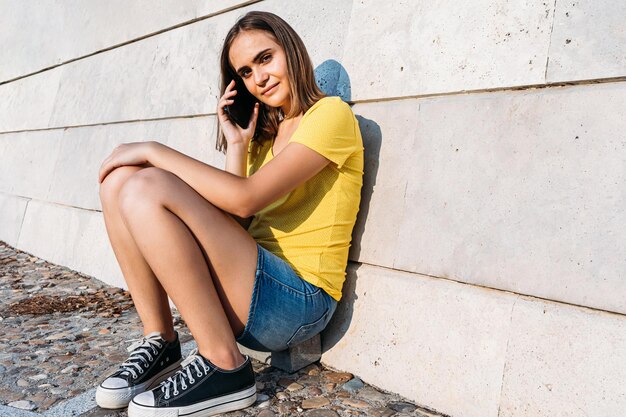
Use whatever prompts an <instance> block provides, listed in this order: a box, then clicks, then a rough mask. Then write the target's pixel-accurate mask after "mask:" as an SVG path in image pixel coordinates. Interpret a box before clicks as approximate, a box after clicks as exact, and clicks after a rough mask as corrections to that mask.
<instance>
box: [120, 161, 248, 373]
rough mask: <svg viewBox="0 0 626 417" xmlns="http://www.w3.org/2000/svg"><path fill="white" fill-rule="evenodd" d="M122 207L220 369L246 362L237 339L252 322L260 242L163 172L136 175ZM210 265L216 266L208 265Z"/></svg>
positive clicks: (158, 273) (204, 350)
mask: <svg viewBox="0 0 626 417" xmlns="http://www.w3.org/2000/svg"><path fill="white" fill-rule="evenodd" d="M119 204H120V210H121V213H122V218H123V219H124V223H125V225H126V226H127V228H128V230H129V232H130V234H131V235H132V236H133V237H134V240H135V243H136V244H137V247H138V248H139V251H140V252H141V254H142V255H143V257H144V258H145V260H146V262H147V264H148V265H149V266H150V268H151V269H152V271H154V274H155V276H156V277H157V279H158V280H159V282H160V283H161V285H162V286H163V288H164V289H165V291H166V292H167V294H169V296H170V297H171V299H172V301H173V302H174V303H175V304H176V307H177V308H178V310H179V311H180V313H181V315H182V316H183V318H184V319H185V322H186V323H187V325H188V326H189V329H190V330H191V333H192V334H193V336H194V338H195V340H196V343H197V344H198V351H199V352H200V353H201V354H202V355H203V356H204V357H206V358H208V359H210V360H211V361H212V362H213V363H215V364H216V365H217V366H219V367H222V368H225V369H232V368H234V367H236V366H239V365H240V364H242V363H243V359H244V358H243V356H242V355H241V353H240V352H239V349H238V348H237V344H236V342H235V336H236V335H239V334H240V333H241V332H242V331H243V329H244V326H245V323H246V322H247V319H248V310H249V308H250V301H251V298H252V289H253V286H254V277H255V271H256V262H257V247H256V242H255V241H254V239H252V237H251V236H250V235H249V234H248V232H247V231H246V230H244V229H243V228H242V227H241V226H240V225H239V224H238V223H237V221H235V220H234V219H233V218H232V217H231V216H230V215H228V214H227V213H225V212H223V211H222V210H220V209H218V208H216V207H215V206H213V205H212V204H211V203H209V202H208V201H207V200H205V199H204V198H202V196H201V195H200V194H198V193H197V192H196V191H195V190H193V189H192V188H191V187H190V186H189V185H188V184H186V183H185V182H184V181H182V180H181V179H180V178H178V177H177V176H176V175H173V174H172V173H170V172H168V171H165V170H162V169H159V168H146V169H143V170H141V171H139V172H136V173H134V174H133V175H132V176H131V177H130V178H129V179H128V180H127V181H126V182H125V184H124V186H123V187H122V190H121V192H120V200H119ZM207 260H208V263H207Z"/></svg>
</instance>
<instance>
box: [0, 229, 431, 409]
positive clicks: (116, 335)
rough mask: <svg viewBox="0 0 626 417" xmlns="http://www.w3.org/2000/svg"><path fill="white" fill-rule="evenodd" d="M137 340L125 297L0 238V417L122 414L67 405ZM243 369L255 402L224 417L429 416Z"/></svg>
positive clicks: (339, 377) (340, 384) (317, 375)
mask: <svg viewBox="0 0 626 417" xmlns="http://www.w3.org/2000/svg"><path fill="white" fill-rule="evenodd" d="M174 321H175V327H176V330H178V332H179V334H180V338H181V342H182V343H183V355H185V353H186V352H189V351H190V350H191V349H192V348H193V347H195V344H194V342H193V340H192V337H191V335H190V333H189V330H188V329H187V327H186V326H185V324H184V322H183V321H182V319H181V318H180V317H179V316H178V314H177V312H174ZM141 336H142V327H141V322H140V320H139V317H138V316H137V312H136V310H135V309H134V307H133V304H132V300H131V299H130V296H129V294H128V292H126V291H123V290H121V289H119V288H115V287H111V286H108V285H107V284H104V283H103V282H101V281H98V280H96V279H95V278H92V277H89V276H86V275H83V274H81V273H78V272H76V271H72V270H71V269H68V268H65V267H62V266H59V265H55V264H52V263H49V262H46V261H44V260H42V259H39V258H37V257H35V256H32V255H30V254H28V253H25V252H22V251H20V250H17V249H15V248H12V247H11V246H9V245H7V244H6V243H4V242H1V241H0V416H2V417H3V416H5V415H6V416H11V417H12V416H14V415H15V416H18V415H19V416H22V415H29V416H36V415H49V416H65V415H68V416H76V415H80V416H91V417H96V416H97V417H118V416H119V417H121V416H126V415H127V413H126V410H120V411H111V410H104V409H101V408H99V407H97V406H95V403H93V407H91V409H89V410H84V407H83V410H82V411H80V412H76V411H71V410H72V407H70V406H68V404H70V403H72V402H76V401H73V400H72V399H73V398H75V397H77V396H79V395H81V394H84V393H86V392H87V394H86V395H88V396H89V397H90V394H89V393H88V391H89V390H93V388H94V387H95V386H96V385H97V384H98V382H100V381H101V379H102V376H103V375H105V374H106V373H108V372H109V371H112V370H114V369H115V368H116V367H117V365H118V364H119V363H121V362H122V361H124V360H125V359H126V358H127V355H128V352H127V351H126V347H127V346H128V345H130V344H131V343H132V341H133V340H134V339H138V338H140V337H141ZM185 351H186V352H185ZM253 365H254V369H255V371H256V373H257V397H258V398H257V402H256V403H255V404H254V405H253V406H252V407H249V408H248V409H245V410H241V411H236V412H231V413H227V414H223V416H224V417H245V416H259V417H271V416H307V417H334V416H359V415H363V416H374V417H383V416H384V417H390V416H396V417H402V416H414V417H430V416H433V417H434V416H439V414H436V413H433V412H432V411H428V410H425V409H422V408H420V407H417V406H416V405H414V404H412V403H410V402H409V401H406V400H405V399H403V398H401V397H400V396H398V395H396V394H393V393H386V392H384V391H382V390H379V389H376V388H374V387H372V386H369V385H367V384H364V383H363V382H362V381H361V380H360V379H359V378H358V377H356V376H353V375H352V374H349V373H342V372H336V371H334V370H332V369H328V368H326V367H324V366H323V365H321V364H319V363H315V364H312V365H310V366H308V367H306V368H304V369H302V370H300V371H299V372H297V373H294V374H288V373H286V372H283V371H281V370H278V369H276V368H273V367H271V366H268V365H266V364H264V363H261V362H259V361H256V360H255V361H254V362H253ZM85 401H87V402H89V401H93V399H90V398H89V399H88V400H85ZM74 408H75V407H74ZM79 408H80V407H79ZM11 410H15V411H14V412H13V411H11ZM28 411H30V413H28ZM20 413H26V414H20Z"/></svg>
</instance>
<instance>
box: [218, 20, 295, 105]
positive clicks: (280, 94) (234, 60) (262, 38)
mask: <svg viewBox="0 0 626 417" xmlns="http://www.w3.org/2000/svg"><path fill="white" fill-rule="evenodd" d="M228 56H229V59H230V63H231V65H232V66H233V68H234V69H235V71H236V72H237V74H239V76H240V77H241V78H242V79H243V81H244V83H245V85H246V87H247V88H248V91H250V93H252V95H253V96H255V97H256V98H257V99H258V100H259V101H261V102H262V103H265V104H267V105H268V106H271V107H281V108H282V109H283V111H284V112H285V113H287V111H288V109H289V105H290V99H291V97H290V90H289V77H288V76H287V73H288V71H287V58H286V56H285V51H284V50H283V48H282V47H281V46H280V45H279V44H278V43H276V41H275V40H274V38H273V37H272V35H270V34H269V33H268V32H264V31H261V30H247V31H243V32H241V33H239V35H237V37H235V40H234V41H233V43H232V44H231V47H230V51H229V54H228ZM234 99H235V100H237V96H235V98H234Z"/></svg>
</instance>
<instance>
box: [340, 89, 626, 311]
mask: <svg viewBox="0 0 626 417" xmlns="http://www.w3.org/2000/svg"><path fill="white" fill-rule="evenodd" d="M625 107H626V84H624V83H614V84H596V85H589V86H571V87H563V88H554V89H548V90H545V89H544V90H535V91H520V92H506V93H504V92H503V93H492V94H474V95H459V96H448V97H436V98H435V97H433V98H427V99H419V100H418V99H414V100H398V101H393V102H378V103H362V104H360V103H358V104H356V105H354V107H353V110H354V111H355V113H356V114H357V115H359V117H360V119H361V120H367V121H368V122H367V123H368V124H369V125H370V127H367V128H366V129H363V134H364V141H365V143H366V146H365V148H366V149H365V154H366V161H370V163H369V164H368V165H366V169H365V176H366V178H365V181H364V191H363V196H364V202H362V204H361V212H360V213H359V217H360V218H359V221H358V222H357V227H356V229H355V234H354V236H353V240H354V247H353V250H352V252H351V259H352V260H354V261H359V262H365V263H368V264H375V265H381V266H386V267H390V268H395V269H400V270H404V271H410V272H416V273H421V274H426V275H433V276H438V277H443V278H450V279H453V280H457V281H462V282H467V283H472V284H477V285H482V286H488V287H492V288H499V289H504V290H510V291H514V292H518V293H522V294H527V295H533V296H537V297H541V298H547V299H552V300H559V301H564V302H568V303H573V304H578V305H585V306H590V307H595V308H599V309H604V310H609V311H614V312H622V313H623V312H626V299H624V297H622V296H621V294H624V292H625V291H626V282H625V281H624V280H623V279H622V277H623V276H624V275H625V274H626V260H625V259H624V257H623V253H625V252H626V241H624V239H621V238H620V237H621V236H624V234H625V233H626V225H625V224H624V222H623V221H621V217H620V216H617V215H616V213H622V212H624V210H625V209H626V201H625V200H624V193H623V184H624V182H625V181H626V171H624V166H625V164H626V148H624V146H623V143H624V138H625V136H624V132H626V121H625V120H626V119H624V118H622V117H621V116H620V115H621V112H622V109H623V108H625ZM555 126H558V129H555ZM371 132H373V133H371ZM370 135H372V136H370ZM378 149H379V150H378ZM368 153H370V154H371V155H370V156H367V155H368ZM368 199H369V201H368ZM363 216H366V219H365V218H364V217H363Z"/></svg>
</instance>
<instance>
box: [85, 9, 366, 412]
mask: <svg viewBox="0 0 626 417" xmlns="http://www.w3.org/2000/svg"><path fill="white" fill-rule="evenodd" d="M221 75H222V85H221V91H222V96H221V98H220V100H219V103H218V108H217V116H218V120H219V127H220V129H219V130H218V143H217V148H218V149H219V150H222V151H224V150H225V151H226V169H225V170H221V169H218V168H215V167H212V166H210V165H207V164H204V163H202V162H200V161H198V160H196V159H193V158H191V157H189V156H186V155H183V154H181V153H179V152H177V151H176V150H174V149H171V148H168V147H166V146H164V145H162V144H160V143H158V142H136V143H126V144H122V145H119V146H118V147H116V148H115V150H114V151H113V152H112V154H111V155H110V156H109V157H108V158H106V159H105V160H104V162H103V163H102V167H101V169H100V173H99V182H100V198H101V201H102V209H103V214H104V218H105V224H106V228H107V232H108V234H109V238H110V240H111V245H112V247H113V250H114V253H115V255H116V258H117V260H118V262H119V264H120V268H121V270H122V273H123V275H124V278H125V280H126V282H127V284H128V288H129V291H130V293H131V295H132V298H133V301H134V303H135V306H136V308H137V312H138V314H139V316H140V318H141V321H142V323H143V326H144V337H143V338H142V339H140V340H139V341H137V342H136V343H134V344H133V345H131V346H130V347H129V348H128V350H129V352H131V354H130V356H129V358H128V359H127V360H126V361H125V362H124V363H122V364H121V365H120V367H119V369H118V370H117V371H116V372H115V373H114V374H112V375H110V376H109V377H108V378H107V379H106V380H105V381H103V382H102V383H101V384H100V385H99V386H98V388H97V392H96V399H97V402H98V404H99V405H100V406H101V407H104V408H121V407H125V406H126V405H128V406H129V415H130V416H144V415H146V416H147V415H149V416H159V415H168V416H169V415H193V416H209V415H214V414H217V413H223V412H227V411H231V410H236V409H240V408H245V407H247V406H249V405H251V404H253V403H254V402H255V399H256V386H255V377H254V372H253V369H252V365H251V363H250V358H249V357H248V356H244V355H242V354H241V353H240V351H239V349H238V347H237V343H236V342H239V343H240V344H241V345H243V346H246V347H249V348H251V349H255V350H261V351H280V350H283V349H287V348H289V347H290V346H293V345H295V344H298V343H300V342H302V341H304V340H306V339H308V338H310V337H312V336H314V335H315V334H317V333H318V332H320V331H321V330H323V329H324V327H325V326H326V324H327V323H328V321H329V320H330V318H331V317H332V315H333V313H334V312H335V309H336V306H337V302H338V301H339V300H340V298H341V295H342V294H341V289H342V284H343V282H344V279H345V268H346V265H347V260H348V248H349V246H350V241H351V234H352V229H353V227H354V223H355V221H356V215H357V212H358V208H359V201H360V190H361V185H362V175H363V144H362V140H361V134H360V131H359V126H358V123H357V121H356V118H355V117H354V114H353V113H352V111H351V109H350V107H349V106H348V105H347V104H345V103H344V102H342V101H341V99H339V98H338V97H326V96H324V94H323V93H322V92H321V91H320V90H319V89H318V87H317V85H316V84H315V80H314V74H313V67H312V64H311V61H310V58H309V56H308V53H307V51H306V48H305V47H304V44H303V43H302V41H301V39H300V38H299V36H298V35H297V34H296V33H295V31H294V30H293V29H292V28H291V27H290V26H289V25H288V24H287V23H286V22H285V21H283V20H282V19H281V18H279V17H278V16H276V15H274V14H271V13H265V12H250V13H248V14H246V15H245V16H243V17H242V18H240V19H239V20H238V21H237V22H236V24H235V25H234V26H233V27H232V28H231V30H230V31H229V33H228V34H227V36H226V39H225V41H224V46H223V49H222V55H221ZM238 79H241V81H242V82H243V84H244V85H245V88H246V89H247V90H248V91H249V92H250V93H251V94H252V95H253V96H254V98H256V100H258V103H257V104H255V105H254V109H253V112H252V115H251V116H250V120H249V124H248V126H247V127H246V128H241V127H240V126H239V125H238V124H236V123H234V122H233V121H231V120H230V118H229V116H228V113H227V109H226V107H227V106H229V105H233V104H234V103H235V102H236V100H237V97H238V95H240V94H243V92H241V91H236V90H235V88H234V87H235V80H238ZM240 97H241V96H240ZM168 296H169V297H170V298H171V299H172V301H173V302H174V304H175V305H176V307H177V308H178V310H179V312H180V314H181V315H182V317H183V318H184V320H185V322H186V323H187V325H188V326H189V329H190V331H191V333H192V334H193V337H194V339H195V341H196V343H197V349H196V350H194V351H193V352H192V353H191V355H189V356H188V357H187V358H186V359H185V360H184V361H182V363H181V353H180V343H179V341H178V334H177V332H176V331H175V330H174V328H173V324H172V316H171V311H170V308H169V303H168ZM174 413H177V414H174Z"/></svg>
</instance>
